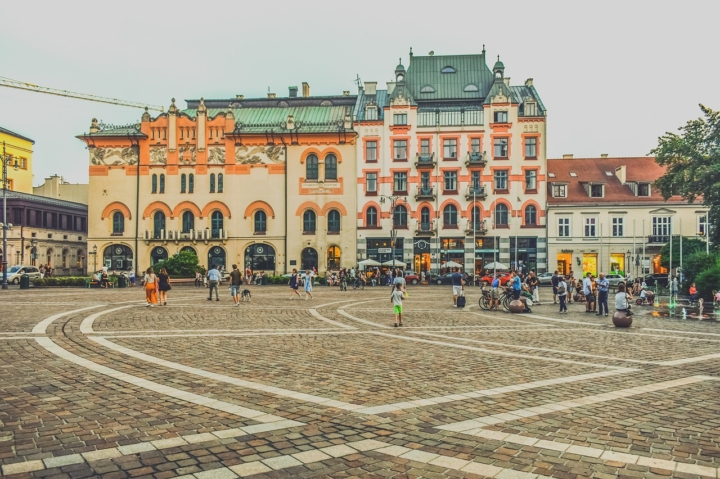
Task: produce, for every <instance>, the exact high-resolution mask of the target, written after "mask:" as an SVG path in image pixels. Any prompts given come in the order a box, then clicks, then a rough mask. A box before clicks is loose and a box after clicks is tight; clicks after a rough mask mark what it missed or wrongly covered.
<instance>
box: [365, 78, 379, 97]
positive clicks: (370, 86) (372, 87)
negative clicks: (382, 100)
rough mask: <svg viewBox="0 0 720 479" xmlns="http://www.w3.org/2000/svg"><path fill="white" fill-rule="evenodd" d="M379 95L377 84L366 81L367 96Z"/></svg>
mask: <svg viewBox="0 0 720 479" xmlns="http://www.w3.org/2000/svg"><path fill="white" fill-rule="evenodd" d="M376 93H377V82H376V81H366V82H365V94H366V95H375V94H376Z"/></svg>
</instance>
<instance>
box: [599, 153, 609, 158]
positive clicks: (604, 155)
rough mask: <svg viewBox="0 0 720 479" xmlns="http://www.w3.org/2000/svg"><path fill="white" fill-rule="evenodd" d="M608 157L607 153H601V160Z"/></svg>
mask: <svg viewBox="0 0 720 479" xmlns="http://www.w3.org/2000/svg"><path fill="white" fill-rule="evenodd" d="M607 157H608V154H607V153H600V158H607Z"/></svg>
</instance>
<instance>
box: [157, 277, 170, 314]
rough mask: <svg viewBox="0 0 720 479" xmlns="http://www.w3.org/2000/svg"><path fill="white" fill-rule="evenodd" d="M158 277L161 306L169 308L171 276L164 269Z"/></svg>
mask: <svg viewBox="0 0 720 479" xmlns="http://www.w3.org/2000/svg"><path fill="white" fill-rule="evenodd" d="M157 277H158V292H159V296H160V297H159V300H160V304H162V305H163V306H167V292H168V291H170V290H171V289H172V288H170V275H169V274H168V272H167V270H166V269H165V268H162V269H160V272H159V273H158V275H157Z"/></svg>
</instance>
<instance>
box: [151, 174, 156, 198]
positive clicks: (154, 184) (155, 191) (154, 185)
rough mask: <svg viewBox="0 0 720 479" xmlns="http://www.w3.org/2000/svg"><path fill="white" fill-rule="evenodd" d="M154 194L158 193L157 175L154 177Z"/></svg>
mask: <svg viewBox="0 0 720 479" xmlns="http://www.w3.org/2000/svg"><path fill="white" fill-rule="evenodd" d="M152 193H153V194H155V193H157V175H152Z"/></svg>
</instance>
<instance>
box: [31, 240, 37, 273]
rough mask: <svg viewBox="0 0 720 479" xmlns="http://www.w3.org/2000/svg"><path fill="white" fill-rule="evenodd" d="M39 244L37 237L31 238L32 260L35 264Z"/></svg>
mask: <svg viewBox="0 0 720 479" xmlns="http://www.w3.org/2000/svg"><path fill="white" fill-rule="evenodd" d="M37 245H38V242H37V240H36V239H35V238H33V239H31V240H30V247H31V248H30V262H31V264H32V265H33V266H35V262H36V260H37Z"/></svg>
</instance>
